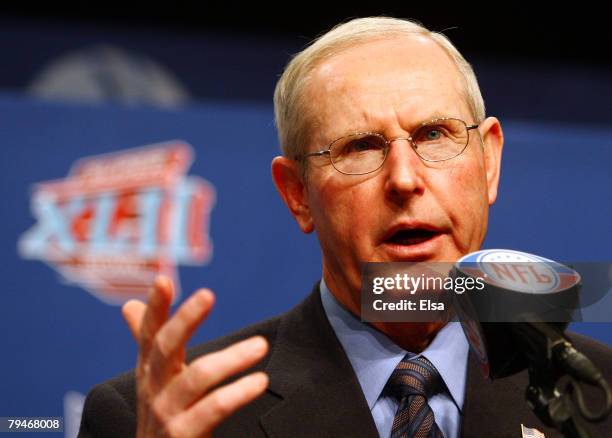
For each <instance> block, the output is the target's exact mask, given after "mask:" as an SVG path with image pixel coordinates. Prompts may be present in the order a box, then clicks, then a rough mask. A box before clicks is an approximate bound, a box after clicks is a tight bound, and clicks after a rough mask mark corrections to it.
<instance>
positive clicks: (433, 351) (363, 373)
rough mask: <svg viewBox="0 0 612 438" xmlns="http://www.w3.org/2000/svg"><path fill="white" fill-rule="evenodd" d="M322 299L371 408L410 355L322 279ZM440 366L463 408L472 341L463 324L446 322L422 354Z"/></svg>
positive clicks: (452, 395)
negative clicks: (342, 300) (343, 301)
mask: <svg viewBox="0 0 612 438" xmlns="http://www.w3.org/2000/svg"><path fill="white" fill-rule="evenodd" d="M320 290H321V302H322V303H323V309H324V310H325V314H326V315H327V319H328V320H329V323H330V324H331V326H332V328H333V329H334V332H335V333H336V336H337V338H338V340H339V341H340V344H342V347H343V348H344V351H345V353H346V355H347V356H348V359H349V361H350V362H351V365H352V366H353V369H354V370H355V374H356V375H357V379H358V380H359V383H360V385H361V388H362V390H363V394H364V396H365V398H366V401H367V403H368V406H369V407H370V410H371V409H372V408H373V406H374V404H375V403H376V400H378V398H379V396H380V394H381V393H382V390H383V389H384V387H385V385H386V384H387V381H388V380H389V377H391V373H392V372H393V370H394V369H395V367H396V366H397V364H398V363H399V362H400V361H401V360H402V359H403V358H404V356H406V354H408V355H409V356H410V355H413V356H418V355H415V354H414V353H410V352H408V351H406V350H404V349H403V348H401V347H399V346H398V345H397V344H395V343H394V342H393V341H391V340H390V339H389V338H388V337H387V336H386V335H384V334H383V333H382V332H380V331H378V330H376V329H375V328H374V327H372V326H370V325H369V324H365V323H363V322H361V320H360V319H359V318H357V317H356V316H355V315H353V314H352V313H351V312H349V311H348V310H346V309H345V308H344V307H343V306H342V305H341V304H340V303H339V302H338V301H337V300H336V298H335V297H334V295H333V294H332V293H331V291H330V290H329V288H328V287H327V285H326V284H325V281H324V280H323V279H322V280H321V287H320ZM420 355H422V356H425V357H426V358H427V359H429V361H430V362H431V363H432V364H433V365H434V366H435V367H436V369H437V370H438V372H439V373H440V376H441V377H442V380H443V381H444V383H445V385H446V387H447V388H448V390H449V392H450V395H451V397H452V399H453V401H454V403H455V404H456V405H457V408H458V409H459V411H461V409H462V407H463V399H464V395H465V382H466V377H465V376H466V370H467V355H468V343H467V340H466V338H465V335H464V334H463V329H462V328H461V325H460V323H458V322H450V323H448V324H446V326H444V327H443V328H442V329H441V330H440V331H439V332H438V334H437V335H436V337H435V338H434V340H433V341H432V342H431V344H429V346H428V347H427V348H426V349H425V350H424V351H423V352H422V353H421V354H420Z"/></svg>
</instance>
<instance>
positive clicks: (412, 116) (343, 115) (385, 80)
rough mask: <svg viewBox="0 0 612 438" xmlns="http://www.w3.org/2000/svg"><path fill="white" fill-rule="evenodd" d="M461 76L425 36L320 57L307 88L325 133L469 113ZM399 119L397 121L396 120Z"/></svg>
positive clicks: (319, 126) (389, 40) (362, 45)
mask: <svg viewBox="0 0 612 438" xmlns="http://www.w3.org/2000/svg"><path fill="white" fill-rule="evenodd" d="M462 90H463V81H462V77H461V75H460V73H459V71H458V69H457V67H456V65H455V63H454V62H453V61H452V59H451V58H450V56H449V55H448V54H447V53H446V52H445V51H444V50H443V49H442V48H441V47H440V46H439V45H438V44H437V43H436V42H434V41H433V40H431V39H430V38H428V37H426V36H421V35H410V36H401V37H393V38H387V39H382V40H376V41H370V42H366V43H360V44H358V45H354V46H351V47H349V48H347V49H345V50H343V51H342V52H340V53H338V54H336V55H334V56H332V57H330V58H328V59H326V60H325V61H323V62H321V63H320V64H319V65H318V66H317V67H316V68H315V69H314V71H313V72H312V75H311V80H310V84H309V87H308V89H307V90H306V95H307V100H308V102H309V107H310V108H311V109H314V110H315V111H316V113H315V114H313V115H312V117H313V119H314V120H313V121H314V122H315V126H316V128H317V131H318V132H319V133H320V135H321V136H325V137H327V139H329V138H330V137H333V136H334V135H343V134H344V133H346V132H347V131H350V130H380V131H385V130H387V129H391V128H393V129H395V128H397V127H399V128H402V129H405V130H409V129H411V128H413V127H415V126H416V125H417V124H418V123H420V122H422V121H424V120H426V119H428V118H431V117H437V116H453V117H460V118H467V117H468V114H469V110H468V107H467V104H466V102H465V98H464V95H463V93H462ZM391 125H395V126H393V127H392V126H391Z"/></svg>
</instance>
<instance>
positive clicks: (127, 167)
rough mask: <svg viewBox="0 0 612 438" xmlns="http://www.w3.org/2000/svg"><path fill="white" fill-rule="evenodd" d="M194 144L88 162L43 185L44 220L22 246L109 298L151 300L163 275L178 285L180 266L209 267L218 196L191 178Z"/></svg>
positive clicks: (35, 199)
mask: <svg viewBox="0 0 612 438" xmlns="http://www.w3.org/2000/svg"><path fill="white" fill-rule="evenodd" d="M192 160H193V154H192V149H191V147H190V146H189V145H188V144H186V143H184V142H179V141H175V142H168V143H161V144H154V145H150V146H145V147H140V148H136V149H128V150H123V151H120V152H115V153H111V154H105V155H98V156H92V157H86V158H82V159H80V160H78V161H77V162H76V163H74V165H73V166H72V168H71V170H70V172H69V173H68V176H67V177H66V178H64V179H61V180H54V181H46V182H41V183H38V184H36V185H35V187H34V189H33V193H32V195H31V196H32V198H31V208H32V214H33V215H34V216H35V217H36V219H37V223H36V224H35V225H34V226H33V227H32V228H31V229H29V230H28V231H27V232H25V233H24V234H23V235H22V236H21V238H20V240H19V244H18V250H19V253H20V254H21V256H22V257H25V258H31V259H38V260H42V261H45V262H47V263H48V264H50V265H51V266H52V267H53V268H54V269H56V270H57V271H58V272H59V273H60V274H61V276H62V277H63V279H65V281H67V282H68V283H70V284H76V285H79V286H81V287H83V288H84V289H86V290H87V291H89V292H91V293H92V294H94V295H95V296H97V297H98V298H100V299H101V300H102V301H104V302H107V303H112V304H121V303H123V302H125V301H126V300H127V299H129V298H133V297H139V298H144V297H146V294H147V293H148V290H149V288H150V286H151V284H152V282H153V279H154V277H155V276H156V275H157V274H159V273H163V274H165V275H169V276H170V277H172V278H173V279H174V280H175V282H176V284H177V289H179V287H178V284H179V283H178V278H177V272H176V266H177V264H192V265H193V264H204V263H206V262H207V261H208V260H209V259H210V257H211V255H212V243H211V241H210V237H209V234H208V224H209V217H210V211H211V209H212V207H213V204H214V202H215V191H214V189H213V187H212V186H211V184H210V183H208V182H207V181H205V180H204V179H202V178H199V177H196V176H186V175H185V174H186V173H187V171H188V169H189V167H190V166H191V163H192Z"/></svg>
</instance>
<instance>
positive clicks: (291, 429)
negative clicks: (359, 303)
mask: <svg viewBox="0 0 612 438" xmlns="http://www.w3.org/2000/svg"><path fill="white" fill-rule="evenodd" d="M266 372H267V373H268V375H269V376H270V387H269V391H270V392H272V393H274V394H276V395H278V396H280V397H281V398H282V400H281V401H280V402H279V403H278V404H276V405H275V406H274V407H273V408H272V409H271V410H270V411H268V412H267V413H266V414H264V415H263V416H262V417H261V418H260V421H261V425H262V427H263V429H264V430H265V431H266V433H267V434H268V436H270V437H283V436H291V437H299V436H360V437H368V436H372V437H377V436H378V433H377V430H376V426H375V424H374V420H373V419H372V415H371V413H370V410H369V408H368V405H367V402H366V400H365V397H364V395H363V392H362V390H361V386H360V384H359V381H358V380H357V377H356V375H355V372H354V371H353V368H352V366H351V364H350V362H349V360H348V358H347V357H346V354H345V352H344V350H343V348H342V346H341V344H340V342H339V341H338V339H337V338H336V335H335V333H334V331H333V329H332V327H331V325H330V324H329V321H328V320H327V316H326V315H325V311H324V310H323V306H322V304H321V298H320V293H319V289H318V284H317V286H316V287H315V289H314V290H313V292H312V294H311V295H310V296H309V297H308V298H307V299H306V300H305V301H304V302H303V303H302V304H301V305H300V306H298V308H296V309H295V310H294V311H291V312H289V313H288V314H286V315H285V317H284V318H283V319H282V320H281V323H280V326H279V329H278V334H277V338H276V341H275V344H274V348H273V351H272V353H271V357H270V360H269V362H268V365H267V367H266Z"/></svg>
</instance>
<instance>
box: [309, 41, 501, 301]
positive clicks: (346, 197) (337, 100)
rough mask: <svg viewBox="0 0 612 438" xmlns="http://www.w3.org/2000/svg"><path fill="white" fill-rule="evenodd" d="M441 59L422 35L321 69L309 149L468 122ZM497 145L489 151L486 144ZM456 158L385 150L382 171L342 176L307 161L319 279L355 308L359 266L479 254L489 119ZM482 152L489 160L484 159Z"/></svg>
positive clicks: (492, 176) (494, 125)
mask: <svg viewBox="0 0 612 438" xmlns="http://www.w3.org/2000/svg"><path fill="white" fill-rule="evenodd" d="M461 90H462V85H461V82H460V76H459V73H458V70H457V68H456V67H455V65H454V63H453V62H452V61H451V60H450V58H449V57H448V55H446V53H445V52H444V51H443V50H442V49H441V48H440V47H439V46H437V44H435V43H434V42H433V41H431V40H429V39H428V38H424V37H421V36H411V37H403V38H401V39H392V40H383V41H377V42H370V43H367V44H361V45H358V46H355V47H353V48H350V49H348V50H346V51H344V52H343V53H341V54H339V55H337V56H334V57H333V58H331V59H330V60H327V61H326V62H324V63H323V64H321V65H320V66H319V67H318V68H317V69H316V71H315V72H314V75H313V77H312V81H311V83H310V85H309V86H308V90H307V96H306V101H307V102H308V107H309V108H310V110H311V112H312V113H311V114H310V116H311V119H310V120H311V121H312V122H314V123H311V124H310V126H312V132H310V139H311V142H310V144H309V145H308V151H309V152H312V151H316V150H319V149H323V148H325V147H326V146H327V145H328V144H329V143H330V142H331V141H332V140H334V139H336V138H338V137H341V136H343V135H346V134H348V133H351V132H363V131H376V132H380V133H382V134H384V135H385V137H386V138H388V139H391V138H397V137H404V138H405V137H408V136H409V135H410V133H411V132H412V131H413V130H414V129H415V127H417V126H418V125H419V124H420V123H422V122H424V121H428V120H430V119H433V118H436V117H441V116H445V117H455V118H459V119H462V120H464V121H465V122H466V123H467V124H468V125H469V124H473V123H476V121H475V120H474V118H473V116H472V115H471V114H470V111H469V109H468V106H467V104H466V103H465V98H464V97H463V96H462V94H461ZM494 131H497V138H496V139H494V140H493V141H492V142H491V143H495V141H497V143H499V144H497V143H495V144H493V145H492V146H491V149H495V150H487V147H488V143H489V142H488V141H487V138H488V137H489V138H490V137H491V135H495V134H491V132H494ZM480 132H481V133H482V134H483V136H484V138H485V144H486V145H485V150H484V151H483V148H482V146H481V143H480V139H479V135H478V133H477V132H476V131H474V130H473V131H470V142H469V145H468V147H467V149H466V150H465V151H464V152H463V154H462V155H460V156H458V157H456V158H453V159H451V160H449V161H444V162H438V163H431V162H424V161H422V160H421V159H420V158H419V157H418V156H417V154H416V153H415V151H414V150H412V149H411V148H410V146H409V144H408V142H406V141H401V140H400V141H397V142H393V143H392V144H391V147H390V150H389V153H388V156H387V159H386V161H385V163H384V165H383V167H382V168H381V169H379V170H378V171H376V172H374V173H370V174H367V175H344V174H341V173H339V172H338V171H337V170H335V169H334V168H333V167H332V166H331V165H330V164H329V159H328V157H327V156H322V157H314V158H309V168H308V178H307V182H306V188H305V191H304V193H305V195H304V196H305V199H304V203H305V205H306V206H307V208H308V215H309V217H310V219H311V221H310V222H308V221H306V222H304V221H300V220H299V219H298V221H300V224H301V225H302V228H303V229H304V230H305V231H308V226H313V227H314V229H315V231H316V232H317V234H318V237H319V240H320V244H321V247H322V251H323V264H324V278H325V280H326V282H327V283H328V285H329V286H330V288H331V289H332V290H333V291H336V292H337V293H338V294H340V295H341V296H340V297H339V298H341V300H342V301H344V304H345V305H347V306H348V307H349V308H352V309H353V310H357V309H358V306H359V293H358V291H359V287H360V264H361V262H364V261H426V260H427V261H454V260H456V259H457V258H458V257H460V256H461V255H463V254H465V253H468V252H470V251H474V250H477V249H478V248H479V247H480V245H481V243H482V241H483V239H484V236H485V232H486V228H487V211H488V206H489V204H491V203H493V202H494V200H495V197H496V188H497V175H498V166H499V155H500V152H501V130H500V129H499V124H498V122H497V120H496V119H487V121H485V123H483V124H482V125H481V128H480ZM487 154H488V155H489V156H487ZM305 225H306V226H305Z"/></svg>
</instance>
